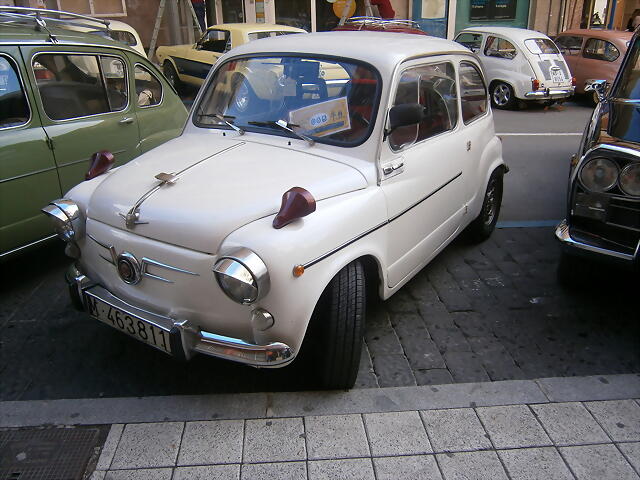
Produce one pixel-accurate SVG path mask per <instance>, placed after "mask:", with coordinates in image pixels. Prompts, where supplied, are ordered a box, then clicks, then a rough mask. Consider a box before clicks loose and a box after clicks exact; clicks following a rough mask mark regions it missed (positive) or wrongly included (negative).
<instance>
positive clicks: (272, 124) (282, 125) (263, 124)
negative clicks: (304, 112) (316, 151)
mask: <svg viewBox="0 0 640 480" xmlns="http://www.w3.org/2000/svg"><path fill="white" fill-rule="evenodd" d="M249 125H255V126H257V127H279V128H281V129H283V130H285V131H287V132H290V133H293V134H294V135H295V136H296V137H298V138H299V139H301V140H304V141H305V142H307V143H308V144H309V146H310V147H312V146H313V145H315V143H316V141H315V140H314V139H313V138H311V137H307V136H306V135H303V134H302V133H298V132H296V131H295V130H293V129H292V128H290V127H299V126H300V125H296V124H294V123H287V122H286V121H285V120H267V121H266V122H249Z"/></svg>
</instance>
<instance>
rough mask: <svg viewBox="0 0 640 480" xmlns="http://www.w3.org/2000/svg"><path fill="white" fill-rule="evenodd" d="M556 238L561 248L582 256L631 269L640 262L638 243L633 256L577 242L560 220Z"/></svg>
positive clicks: (639, 245)
mask: <svg viewBox="0 0 640 480" xmlns="http://www.w3.org/2000/svg"><path fill="white" fill-rule="evenodd" d="M556 238H557V239H558V240H560V242H561V243H562V245H563V247H565V248H566V249H568V250H572V251H574V252H576V253H579V254H582V255H593V256H600V257H601V258H602V257H604V258H608V259H611V260H613V261H615V262H617V263H622V264H626V265H627V266H629V267H632V266H633V265H634V264H636V265H637V264H638V262H640V260H639V259H640V242H638V246H637V247H636V251H635V253H634V254H633V255H629V254H627V253H623V252H617V251H615V250H610V249H607V248H602V247H598V246H596V245H591V244H588V243H584V242H579V241H577V240H575V239H574V238H572V237H571V233H570V231H569V225H568V224H567V221H566V220H562V221H561V222H560V223H559V224H558V226H557V227H556Z"/></svg>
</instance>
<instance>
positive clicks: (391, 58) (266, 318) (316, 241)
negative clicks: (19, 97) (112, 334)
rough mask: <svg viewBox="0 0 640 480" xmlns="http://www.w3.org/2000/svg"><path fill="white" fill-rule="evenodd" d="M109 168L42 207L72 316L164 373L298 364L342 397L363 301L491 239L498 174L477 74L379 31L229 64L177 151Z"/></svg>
mask: <svg viewBox="0 0 640 480" xmlns="http://www.w3.org/2000/svg"><path fill="white" fill-rule="evenodd" d="M381 44H384V45H386V47H387V48H384V49H375V48H371V47H370V46H371V45H381ZM283 52H286V53H283ZM327 71H330V72H331V75H329V76H328V77H329V79H328V80H327V79H325V76H327V74H326V72H327ZM322 72H325V74H324V75H323V73H322ZM251 85H256V86H258V85H259V87H256V88H257V89H258V90H259V92H256V91H254V88H253V87H251ZM236 97H241V98H243V101H242V102H238V101H236ZM109 164H110V162H109V155H108V153H105V152H100V153H98V154H96V155H95V156H94V164H93V169H92V171H91V174H90V175H89V176H90V177H91V176H94V177H95V178H92V179H90V180H88V181H86V182H84V183H83V184H81V185H79V186H77V187H75V188H74V189H73V190H71V191H70V192H69V193H68V194H67V196H66V198H65V199H61V200H57V201H54V202H52V203H51V204H49V205H48V206H47V207H46V208H44V212H45V213H46V214H47V215H49V216H50V217H51V219H52V220H53V223H54V226H55V229H56V231H57V233H58V234H59V236H60V237H61V238H63V239H64V240H65V241H66V242H68V245H67V254H68V255H69V256H71V257H73V258H74V259H75V263H74V265H73V266H72V267H71V268H70V270H69V272H68V275H67V279H68V281H69V285H70V292H71V295H72V298H73V300H74V303H75V304H76V305H77V306H78V307H79V308H82V309H84V310H86V311H87V312H88V313H89V314H90V315H91V316H92V317H94V318H95V319H97V320H100V321H102V322H104V323H106V324H107V325H110V326H111V327H113V328H116V329H118V330H120V331H122V332H123V333H126V334H129V335H131V336H133V337H135V338H137V339H138V340H141V341H142V342H145V343H147V344H150V345H151V346H153V347H155V348H157V349H159V350H161V351H163V352H166V353H168V354H171V355H173V356H175V357H178V358H187V359H188V358H190V357H192V356H193V355H194V354H196V353H202V354H205V355H211V356H214V357H220V358H225V359H229V360H233V361H236V362H241V363H245V364H249V365H253V366H258V367H282V366H285V365H287V364H289V363H291V362H292V361H293V360H294V358H296V356H297V355H298V354H299V353H300V352H302V353H304V354H305V356H307V355H308V356H309V357H310V358H312V359H313V362H312V365H313V368H315V369H317V371H316V375H317V378H318V379H319V382H320V383H321V385H322V386H323V387H325V388H349V387H351V386H352V385H353V384H354V381H355V378H356V375H357V371H358V363H359V361H360V351H361V346H362V337H363V332H364V327H365V305H366V299H367V296H368V295H378V296H380V297H381V298H382V299H386V298H389V297H390V296H391V295H393V294H394V293H395V292H397V291H398V290H399V289H400V288H401V287H402V286H403V285H404V284H405V283H406V282H407V281H409V280H410V279H411V278H412V277H413V276H414V275H415V274H416V273H417V272H419V271H420V269H421V268H423V267H424V266H425V265H426V264H427V263H429V261H430V260H431V259H433V258H434V257H435V256H436V255H437V254H438V252H440V251H441V250H442V249H443V248H444V247H445V246H446V245H447V244H448V243H450V242H451V240H453V239H454V238H455V237H456V236H457V235H458V234H459V233H461V232H462V231H463V230H465V229H466V230H467V233H468V234H469V235H470V237H472V238H475V239H478V240H481V239H484V238H486V237H488V236H489V235H490V234H491V232H492V231H493V229H494V227H495V224H496V221H497V218H498V214H499V210H500V203H501V198H502V179H503V174H504V173H505V172H506V171H507V168H506V165H505V164H504V162H503V159H502V146H501V143H500V140H499V139H498V138H497V137H496V136H495V132H494V125H493V117H492V113H491V110H490V108H489V105H488V95H487V89H486V85H485V82H484V79H483V76H482V71H481V68H480V65H479V64H478V61H477V58H476V56H475V55H473V54H472V53H471V52H470V51H469V50H467V49H466V48H464V47H462V46H461V45H459V44H457V43H454V42H451V41H447V40H442V39H438V38H433V37H424V38H417V37H416V36H415V35H405V34H398V33H384V32H325V33H317V34H309V35H295V36H291V37H289V36H286V37H276V38H270V39H265V40H261V41H258V42H252V43H249V44H246V45H243V46H241V47H239V48H237V49H234V50H233V51H232V52H229V53H228V54H226V55H225V56H224V57H222V58H221V59H220V61H219V62H218V63H217V64H216V67H215V68H214V70H213V71H212V72H211V73H210V74H209V76H208V77H207V80H206V82H205V85H204V86H203V88H202V89H201V91H200V93H199V94H198V97H197V98H196V100H195V102H194V107H193V109H192V112H191V114H190V117H189V119H188V120H187V124H186V126H185V129H184V132H183V134H182V135H181V136H180V137H178V138H176V139H175V140H172V141H169V142H167V143H166V144H164V145H163V146H161V147H159V148H156V149H154V150H152V151H150V152H148V153H146V154H144V155H142V156H140V157H139V158H137V159H135V160H133V161H131V162H130V163H129V164H127V165H125V166H122V167H119V168H116V169H112V170H109Z"/></svg>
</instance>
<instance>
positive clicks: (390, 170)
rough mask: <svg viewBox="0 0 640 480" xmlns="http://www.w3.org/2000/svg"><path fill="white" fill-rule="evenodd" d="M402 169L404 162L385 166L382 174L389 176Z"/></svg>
mask: <svg viewBox="0 0 640 480" xmlns="http://www.w3.org/2000/svg"><path fill="white" fill-rule="evenodd" d="M402 167H404V162H398V163H393V164H391V165H387V166H385V167H384V168H383V169H382V172H383V173H384V174H385V175H389V174H390V173H393V172H394V171H395V170H400V169H401V168H402Z"/></svg>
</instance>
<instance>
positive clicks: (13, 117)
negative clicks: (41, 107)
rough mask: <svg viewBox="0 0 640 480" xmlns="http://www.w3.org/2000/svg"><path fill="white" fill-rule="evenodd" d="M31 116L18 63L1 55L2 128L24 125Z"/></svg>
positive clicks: (0, 116) (0, 125) (0, 103)
mask: <svg viewBox="0 0 640 480" xmlns="http://www.w3.org/2000/svg"><path fill="white" fill-rule="evenodd" d="M29 117H30V111H29V104H28V103H27V98H26V97H25V94H24V90H23V89H22V83H21V82H20V77H19V76H18V72H17V68H16V65H15V64H14V63H13V61H12V60H10V59H9V58H7V57H4V56H0V128H9V127H16V126H18V125H24V124H25V123H27V122H28V121H29Z"/></svg>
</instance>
